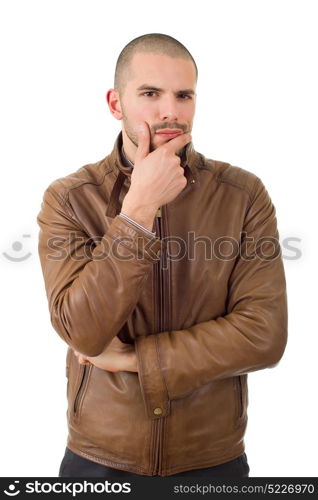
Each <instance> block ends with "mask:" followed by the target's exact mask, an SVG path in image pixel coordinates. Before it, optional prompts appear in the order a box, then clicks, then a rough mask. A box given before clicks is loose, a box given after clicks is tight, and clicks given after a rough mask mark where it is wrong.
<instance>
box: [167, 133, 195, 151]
mask: <svg viewBox="0 0 318 500" xmlns="http://www.w3.org/2000/svg"><path fill="white" fill-rule="evenodd" d="M191 140H192V136H191V134H190V132H186V133H183V134H179V135H177V137H174V138H173V139H170V141H168V142H166V143H165V147H166V148H168V149H169V150H170V151H171V153H176V152H177V151H179V149H181V148H183V146H185V145H186V144H188V142H191Z"/></svg>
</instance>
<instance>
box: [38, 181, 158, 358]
mask: <svg viewBox="0 0 318 500" xmlns="http://www.w3.org/2000/svg"><path fill="white" fill-rule="evenodd" d="M37 222H38V224H39V226H40V232H39V244H38V251H39V257H40V261H41V266H42V271H43V276H44V282H45V288H46V294H47V298H48V302H49V310H50V315H51V322H52V325H53V327H54V329H55V330H56V331H57V333H58V334H59V335H60V337H61V338H62V339H63V340H64V341H65V342H66V343H67V344H68V345H69V346H71V347H72V348H73V349H74V350H76V351H79V352H80V353H82V354H86V355H87V356H98V355H99V354H101V353H102V352H103V351H104V349H105V348H106V347H107V345H108V344H109V343H110V342H111V340H112V338H113V337H114V336H115V335H116V334H117V333H118V332H119V331H120V329H121V327H122V326H123V324H124V323H125V322H126V321H127V319H128V317H129V316H130V314H131V313H132V311H133V310H134V308H135V307H136V304H137V302H138V299H139V296H140V293H141V290H142V286H143V283H144V281H145V279H146V277H147V275H148V273H149V272H150V271H151V268H152V266H153V264H154V262H156V261H157V260H158V255H157V252H158V251H159V250H160V249H161V247H162V242H161V241H160V239H158V238H156V237H155V236H152V235H151V234H148V232H146V231H144V230H142V229H141V228H137V227H136V226H135V225H134V224H132V223H131V222H129V221H128V220H126V219H124V218H123V217H121V216H116V217H115V218H114V220H113V221H112V222H111V224H110V226H109V228H108V230H107V231H106V233H105V234H104V235H103V236H102V237H101V238H100V239H99V241H98V242H97V243H96V242H95V241H92V239H91V238H89V236H88V235H87V234H86V233H85V231H84V230H83V229H82V228H81V227H80V224H79V223H78V222H77V220H76V218H75V215H74V214H73V213H72V209H71V207H70V206H68V205H67V203H66V201H65V200H64V199H61V198H60V197H59V195H58V193H56V192H55V191H54V190H53V189H51V188H48V189H47V190H46V191H45V193H44V196H43V202H42V206H41V211H40V213H39V214H38V216H37Z"/></svg>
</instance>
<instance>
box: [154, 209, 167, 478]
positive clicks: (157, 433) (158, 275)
mask: <svg viewBox="0 0 318 500" xmlns="http://www.w3.org/2000/svg"><path fill="white" fill-rule="evenodd" d="M162 215H163V209H162V208H161V207H160V208H159V209H158V211H157V214H156V219H155V222H156V233H157V236H158V237H159V238H160V239H162V237H163V221H162ZM164 259H165V254H164V251H163V253H162V254H161V255H160V260H159V262H158V263H156V265H155V266H156V267H155V279H156V282H157V280H158V287H157V288H156V289H157V299H158V300H157V304H158V308H157V331H158V332H162V331H163V329H164V327H165V321H164V319H165V318H164V314H165V307H164V276H163V263H164ZM163 424H164V420H163V418H158V419H156V420H154V421H153V432H154V439H153V443H154V444H153V446H154V448H153V468H152V474H158V475H159V474H161V469H162V463H161V462H162V456H161V455H162V450H161V448H162V436H163Z"/></svg>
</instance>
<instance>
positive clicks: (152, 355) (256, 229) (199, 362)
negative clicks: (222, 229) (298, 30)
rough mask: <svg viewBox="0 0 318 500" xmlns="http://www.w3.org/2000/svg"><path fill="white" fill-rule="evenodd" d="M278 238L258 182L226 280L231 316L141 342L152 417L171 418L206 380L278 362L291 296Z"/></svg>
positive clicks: (142, 373)
mask: <svg viewBox="0 0 318 500" xmlns="http://www.w3.org/2000/svg"><path fill="white" fill-rule="evenodd" d="M278 238H279V235H278V231H277V224H276V216H275V208H274V206H273V204H272V202H271V200H270V198H269V195H268V193H267V191H266V189H265V187H264V185H263V184H262V182H261V180H260V179H258V181H257V182H256V187H255V190H254V194H253V196H252V201H251V204H250V207H249V210H248V211H247V214H246V217H245V224H244V228H243V236H242V238H241V242H240V243H241V245H240V247H241V249H240V255H239V256H238V257H237V260H236V263H235V266H234V268H233V271H232V273H231V276H230V279H229V282H228V302H227V312H226V314H225V315H224V316H221V317H217V318H214V319H211V320H209V321H204V322H202V323H198V324H196V325H193V326H192V327H190V328H187V329H184V330H172V331H166V332H160V333H159V334H152V335H148V336H146V337H138V338H137V339H136V341H135V346H136V353H137V360H138V371H139V378H140V383H141V387H142V393H143V397H144V402H145V407H146V411H147V413H148V416H149V417H150V418H156V415H155V414H154V409H155V408H158V407H160V408H161V410H162V413H161V414H160V416H165V415H167V414H168V412H169V401H170V400H173V399H178V398H182V397H184V396H186V395H187V394H189V393H191V392H192V391H194V390H196V389H198V388H199V387H201V386H202V385H204V384H208V383H210V382H212V381H214V380H217V379H221V378H226V377H231V376H237V375H242V374H244V373H247V372H252V371H255V370H260V369H263V368H266V367H272V366H274V365H275V364H277V362H278V361H279V360H280V358H281V357H282V355H283V352H284V350H285V346H286V342H287V298H286V283H285V274H284V268H283V262H282V257H281V252H280V245H279V240H278Z"/></svg>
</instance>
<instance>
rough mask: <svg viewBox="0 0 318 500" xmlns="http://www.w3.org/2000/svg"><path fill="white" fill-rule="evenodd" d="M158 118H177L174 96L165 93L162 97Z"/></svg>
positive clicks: (170, 119)
mask: <svg viewBox="0 0 318 500" xmlns="http://www.w3.org/2000/svg"><path fill="white" fill-rule="evenodd" d="M160 120H161V121H164V120H169V121H175V120H178V111H177V102H176V98H175V97H174V96H172V95H166V96H164V97H163V98H162V100H161V103H160Z"/></svg>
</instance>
